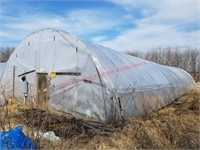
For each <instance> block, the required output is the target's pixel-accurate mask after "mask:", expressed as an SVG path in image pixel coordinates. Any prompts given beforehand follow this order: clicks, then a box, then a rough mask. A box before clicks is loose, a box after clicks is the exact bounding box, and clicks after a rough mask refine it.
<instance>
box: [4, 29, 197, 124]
mask: <svg viewBox="0 0 200 150" xmlns="http://www.w3.org/2000/svg"><path fill="white" fill-rule="evenodd" d="M14 66H15V96H16V98H18V99H21V97H22V91H21V90H20V89H21V87H20V86H21V82H22V81H21V79H20V78H19V77H18V75H19V74H22V73H24V72H28V71H31V70H36V72H46V73H48V74H49V76H50V74H51V72H65V73H66V72H68V73H70V72H73V73H74V72H75V73H81V75H80V76H75V75H73V74H72V75H69V74H68V75H57V76H56V78H50V89H51V93H50V99H49V102H48V104H49V109H50V110H58V111H62V112H66V113H71V114H73V115H76V116H80V117H84V116H88V117H90V118H93V119H97V120H99V121H103V122H109V121H113V120H118V119H119V117H120V116H121V115H124V116H142V115H146V114H149V113H150V112H152V111H153V110H157V109H160V108H161V107H163V106H165V105H167V104H169V103H171V102H172V101H174V100H175V99H177V98H178V97H180V96H182V95H183V94H185V93H187V92H188V91H190V90H191V89H193V88H194V87H195V82H194V80H193V79H192V77H191V76H190V75H189V74H188V73H187V72H185V71H184V70H181V69H179V68H173V67H167V66H163V65H159V64H156V63H153V62H150V61H147V60H143V59H140V58H136V57H133V56H129V55H127V54H125V53H123V52H118V51H114V50H112V49H109V48H106V47H103V46H100V45H96V44H92V43H89V42H85V41H82V40H79V39H77V38H76V37H74V36H72V35H70V34H69V33H67V32H64V31H61V30H56V29H43V30H40V31H37V32H34V33H32V34H30V35H29V36H27V37H26V38H25V39H24V40H22V42H21V43H20V44H19V45H18V46H17V48H16V49H15V50H14V52H13V54H12V55H11V57H10V59H9V60H8V62H7V66H6V71H5V72H4V74H3V77H2V81H1V82H2V84H4V88H5V89H6V92H7V94H9V93H11V92H12V85H13V67H14ZM36 72H33V73H30V74H27V75H26V79H27V81H28V82H29V88H30V90H29V92H30V93H31V94H32V97H33V98H34V97H36V87H37V85H36Z"/></svg>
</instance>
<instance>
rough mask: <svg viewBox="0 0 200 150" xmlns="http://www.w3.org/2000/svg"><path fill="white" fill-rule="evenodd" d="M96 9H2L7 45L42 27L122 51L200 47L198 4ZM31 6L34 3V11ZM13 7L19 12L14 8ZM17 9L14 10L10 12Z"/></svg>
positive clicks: (119, 4)
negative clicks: (186, 46) (199, 40)
mask: <svg viewBox="0 0 200 150" xmlns="http://www.w3.org/2000/svg"><path fill="white" fill-rule="evenodd" d="M104 2H105V7H98V3H97V2H95V3H94V4H95V5H92V6H90V7H89V6H88V7H87V8H86V7H76V8H73V7H72V8H67V9H66V10H65V7H63V8H61V9H62V11H60V12H59V13H58V12H57V9H55V10H52V9H51V10H50V9H49V7H48V3H45V7H44V6H43V7H44V8H43V7H41V8H40V6H38V5H35V3H29V4H26V3H20V4H19V5H20V7H19V8H18V6H16V7H15V5H16V3H15V5H14V4H12V5H11V3H9V5H8V6H7V5H6V6H5V7H3V9H2V10H0V21H1V22H0V38H1V41H2V44H1V45H3V44H4V45H6V44H12V42H13V44H16V41H17V42H19V41H20V40H21V39H23V38H24V37H25V36H26V35H28V34H30V33H32V32H34V31H36V30H39V29H42V28H58V29H63V30H65V31H68V32H70V33H72V34H74V35H76V36H78V37H81V38H83V39H86V40H89V41H93V42H97V43H100V44H103V45H105V46H109V47H110V48H113V49H117V50H132V49H140V50H148V49H152V48H156V47H159V46H161V47H168V46H184V45H198V44H199V43H198V38H199V37H198V32H199V22H198V21H199V20H200V18H199V17H200V16H199V13H198V12H199V10H198V0H191V1H181V0H176V1H174V0H168V1H165V0H163V1H156V0H154V1H139V0H104ZM31 4H34V5H33V6H32V5H31ZM12 8H13V9H12ZM10 10H13V11H10Z"/></svg>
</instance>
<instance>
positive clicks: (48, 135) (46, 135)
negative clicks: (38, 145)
mask: <svg viewBox="0 0 200 150" xmlns="http://www.w3.org/2000/svg"><path fill="white" fill-rule="evenodd" d="M35 136H42V137H43V138H45V139H47V140H49V141H51V142H57V141H60V138H59V137H58V136H56V135H55V133H54V132H53V131H48V132H45V133H42V132H41V131H37V132H35Z"/></svg>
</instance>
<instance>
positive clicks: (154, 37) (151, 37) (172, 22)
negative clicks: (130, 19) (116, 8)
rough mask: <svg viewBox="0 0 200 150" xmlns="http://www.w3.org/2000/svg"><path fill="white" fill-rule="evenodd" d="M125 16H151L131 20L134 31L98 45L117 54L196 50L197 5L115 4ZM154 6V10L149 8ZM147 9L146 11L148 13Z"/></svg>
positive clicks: (197, 30) (162, 2) (191, 3)
mask: <svg viewBox="0 0 200 150" xmlns="http://www.w3.org/2000/svg"><path fill="white" fill-rule="evenodd" d="M113 2H114V3H116V4H118V5H121V6H122V7H124V9H126V10H127V11H128V12H132V11H133V12H134V10H135V8H138V9H140V10H141V13H142V14H145V13H144V12H153V13H151V15H144V16H143V17H141V18H137V19H135V20H134V22H135V23H136V26H137V27H135V28H132V29H129V30H128V31H126V32H124V33H122V34H120V35H119V36H117V37H116V38H114V39H111V40H107V41H103V42H101V44H103V45H105V46H109V47H111V48H114V49H117V50H133V49H137V50H148V49H152V48H157V47H168V46H194V45H195V46H199V31H200V30H199V23H198V21H199V19H200V16H199V13H198V12H199V8H198V1H197V0H195V1H172V0H169V1H155V2H154V3H152V1H151V3H150V2H149V3H148V2H147V3H143V2H140V1H135V2H136V3H133V1H131V0H125V1H122V0H117V1H114V0H113ZM152 4H154V5H156V7H154V6H152ZM148 9H149V10H148Z"/></svg>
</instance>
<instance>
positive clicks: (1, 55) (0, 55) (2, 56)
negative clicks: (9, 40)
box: [0, 47, 15, 62]
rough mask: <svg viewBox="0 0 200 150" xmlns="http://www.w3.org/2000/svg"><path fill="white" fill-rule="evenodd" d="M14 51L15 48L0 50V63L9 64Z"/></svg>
mask: <svg viewBox="0 0 200 150" xmlns="http://www.w3.org/2000/svg"><path fill="white" fill-rule="evenodd" d="M14 49H15V48H14V47H2V48H0V62H7V61H8V59H9V57H10V55H11V54H12V52H13V51H14Z"/></svg>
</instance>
